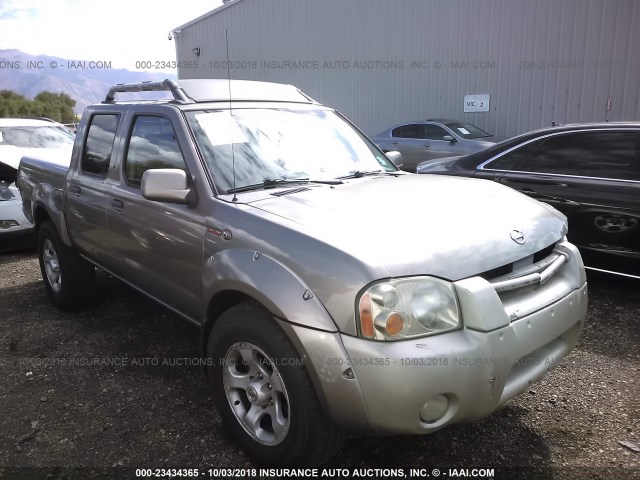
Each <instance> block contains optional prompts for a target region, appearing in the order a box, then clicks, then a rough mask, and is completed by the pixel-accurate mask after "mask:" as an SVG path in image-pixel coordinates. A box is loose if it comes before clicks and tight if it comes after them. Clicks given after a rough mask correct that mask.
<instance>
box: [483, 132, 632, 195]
mask: <svg viewBox="0 0 640 480" xmlns="http://www.w3.org/2000/svg"><path fill="white" fill-rule="evenodd" d="M594 132H596V133H598V132H633V133H635V134H636V135H637V136H638V142H640V130H638V129H636V128H620V129H617V128H587V129H580V130H571V131H568V132H553V133H549V134H547V135H543V136H541V137H536V138H532V139H530V140H527V141H526V142H524V143H520V144H518V145H515V146H513V147H511V148H509V149H507V150H505V151H504V152H500V153H499V154H498V155H494V156H493V157H491V158H490V159H489V160H485V161H484V162H482V163H481V164H480V165H478V166H477V167H476V169H477V170H483V171H486V172H503V173H515V174H520V175H523V174H524V175H527V174H529V175H550V176H553V177H563V178H583V179H587V180H609V181H613V182H625V183H632V184H636V183H640V180H625V179H622V178H611V177H590V176H587V175H566V174H563V173H549V172H526V171H525V172H523V171H519V170H502V169H499V168H485V167H486V166H487V164H488V163H490V162H493V161H494V160H497V159H499V158H500V157H503V156H504V155H506V154H508V153H511V152H512V151H514V150H516V149H519V148H523V147H525V146H526V145H529V144H530V143H533V142H537V141H539V140H546V139H547V138H551V137H557V136H560V135H569V134H574V133H594ZM636 168H638V169H640V152H638V150H636Z"/></svg>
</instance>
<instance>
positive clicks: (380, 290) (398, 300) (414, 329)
mask: <svg viewBox="0 0 640 480" xmlns="http://www.w3.org/2000/svg"><path fill="white" fill-rule="evenodd" d="M358 324H359V327H360V328H359V332H360V335H361V336H362V337H364V338H370V339H374V340H403V339H406V338H414V337H423V336H426V335H435V334H437V333H443V332H448V331H450V330H455V329H456V328H459V327H460V325H461V324H460V309H459V308H458V300H457V298H456V294H455V291H454V288H453V284H451V283H450V282H446V281H444V280H440V279H437V278H432V277H412V278H399V279H393V280H386V281H384V282H380V283H376V284H375V285H372V286H370V287H369V288H367V289H366V290H365V291H364V292H362V294H361V295H360V298H359V299H358Z"/></svg>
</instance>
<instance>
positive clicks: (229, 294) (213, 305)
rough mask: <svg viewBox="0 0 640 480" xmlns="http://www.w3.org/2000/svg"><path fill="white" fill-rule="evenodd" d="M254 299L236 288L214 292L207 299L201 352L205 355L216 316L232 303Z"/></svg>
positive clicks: (227, 308)
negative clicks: (207, 304) (209, 298)
mask: <svg viewBox="0 0 640 480" xmlns="http://www.w3.org/2000/svg"><path fill="white" fill-rule="evenodd" d="M248 300H249V301H253V302H255V301H256V300H255V299H254V298H252V297H250V296H249V295H246V294H244V293H242V292H238V291H236V290H223V291H222V292H218V293H216V294H215V295H214V296H213V297H212V298H211V300H209V306H208V307H207V321H206V323H205V324H204V326H203V328H202V354H203V357H206V353H207V343H208V341H209V333H210V332H211V329H212V328H213V326H214V325H215V323H216V320H218V317H219V316H220V315H221V314H222V313H223V312H225V311H227V310H229V309H230V308H231V307H233V306H234V305H238V304H239V303H242V302H246V301H248Z"/></svg>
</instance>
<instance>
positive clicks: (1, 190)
mask: <svg viewBox="0 0 640 480" xmlns="http://www.w3.org/2000/svg"><path fill="white" fill-rule="evenodd" d="M12 198H13V193H12V192H11V190H9V187H7V186H5V185H2V184H0V202H2V201H3V200H11V199H12Z"/></svg>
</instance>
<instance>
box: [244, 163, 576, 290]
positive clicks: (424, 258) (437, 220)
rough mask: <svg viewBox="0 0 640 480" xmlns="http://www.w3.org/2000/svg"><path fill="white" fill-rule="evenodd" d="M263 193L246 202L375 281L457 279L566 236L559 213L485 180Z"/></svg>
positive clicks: (372, 182)
mask: <svg viewBox="0 0 640 480" xmlns="http://www.w3.org/2000/svg"><path fill="white" fill-rule="evenodd" d="M265 193H266V192H263V195H260V196H259V197H258V198H256V197H253V200H252V201H251V202H249V204H250V205H251V206H252V207H254V208H256V209H260V210H261V211H263V212H267V213H268V214H271V215H275V216H277V217H281V220H280V221H286V222H295V223H296V224H297V225H298V227H297V229H299V230H301V231H303V232H304V233H306V234H308V235H310V236H312V237H313V238H315V239H317V240H319V241H322V242H324V243H326V244H328V245H331V246H333V247H335V248H338V249H340V250H341V251H343V252H345V253H347V254H348V255H350V256H352V257H354V258H356V259H357V260H359V261H360V262H362V263H363V264H364V265H366V266H367V267H368V268H370V269H371V270H372V271H373V272H375V274H376V275H377V276H378V278H385V277H397V276H406V275H435V276H438V277H441V278H446V279H449V280H458V279H460V278H464V277H468V276H472V275H476V274H478V273H482V272H484V271H487V270H490V269H493V268H496V267H498V266H501V265H504V264H507V263H510V262H514V261H516V260H519V259H521V258H523V257H526V256H528V255H531V254H533V253H535V252H537V251H539V250H542V249H543V248H545V247H547V246H549V245H551V244H553V243H554V242H556V241H558V240H560V239H561V238H562V237H563V236H564V235H565V234H566V218H565V217H564V215H562V214H561V213H560V212H558V211H557V210H555V209H554V208H552V207H550V206H548V205H546V204H543V203H540V202H538V201H536V200H533V199H531V198H529V197H527V196H525V195H523V194H521V193H518V192H516V191H515V190H512V189H510V188H508V187H505V186H502V185H499V184H496V183H494V182H491V181H487V180H479V179H471V178H460V177H445V176H438V175H402V176H398V177H394V176H390V175H388V176H378V177H366V178H362V179H356V180H353V181H349V182H348V183H345V184H343V185H336V186H334V187H329V186H324V185H323V186H312V187H310V188H309V189H308V190H305V191H301V192H295V193H290V194H284V195H283V194H282V193H283V192H282V191H279V192H278V193H279V196H273V195H271V194H265ZM513 230H518V231H519V232H522V233H523V234H524V236H525V239H526V241H525V243H524V244H523V245H519V244H517V243H516V242H515V241H514V240H512V238H511V232H512V231H513ZM372 280H374V279H372Z"/></svg>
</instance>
